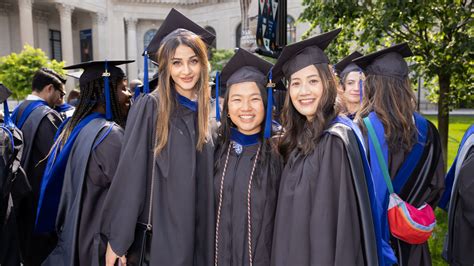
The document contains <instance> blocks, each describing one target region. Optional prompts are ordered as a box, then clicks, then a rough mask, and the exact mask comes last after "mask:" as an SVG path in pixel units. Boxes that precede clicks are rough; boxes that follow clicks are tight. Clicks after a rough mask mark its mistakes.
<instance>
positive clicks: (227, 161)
mask: <svg viewBox="0 0 474 266" xmlns="http://www.w3.org/2000/svg"><path fill="white" fill-rule="evenodd" d="M260 147H261V145H258V149H257V154H256V156H255V161H254V162H253V167H252V171H251V172H250V178H249V185H248V189H247V225H248V233H247V241H248V247H249V263H250V264H249V265H250V266H252V265H253V259H252V223H251V222H252V221H251V205H250V201H251V191H252V180H253V175H254V173H255V168H256V166H257V161H258V156H259V154H260ZM230 149H231V145H230V144H229V148H228V149H227V155H226V159H225V163H224V170H223V171H222V177H221V184H220V188H219V206H218V208H217V221H216V239H215V240H216V241H215V250H216V251H215V257H214V266H218V256H219V225H220V218H221V210H222V198H223V196H224V195H223V194H224V177H225V174H226V172H227V164H228V163H229V155H230Z"/></svg>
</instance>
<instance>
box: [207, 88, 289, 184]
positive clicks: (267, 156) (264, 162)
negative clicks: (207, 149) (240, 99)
mask: <svg viewBox="0 0 474 266" xmlns="http://www.w3.org/2000/svg"><path fill="white" fill-rule="evenodd" d="M258 89H259V91H260V95H261V97H262V100H263V106H264V110H267V89H266V88H265V87H263V86H260V85H258ZM229 92H230V88H228V89H227V91H226V93H225V96H224V104H223V108H222V116H221V126H220V127H219V129H218V132H217V144H216V152H215V155H216V157H215V158H216V160H215V163H214V173H217V170H218V169H220V168H221V167H222V165H223V164H224V161H225V160H224V159H222V158H224V156H225V155H226V152H227V149H228V147H229V145H230V141H231V139H230V136H231V130H230V129H231V128H232V127H235V125H234V123H233V122H232V120H231V119H230V117H229V116H228V114H229V94H230V93H229ZM265 122H266V116H264V119H263V121H262V123H261V124H260V128H261V131H260V141H261V143H262V148H261V149H260V156H259V158H258V162H257V168H256V170H255V171H256V172H255V173H256V175H255V181H256V185H257V186H259V185H260V184H261V180H262V178H263V175H264V174H265V170H266V169H265V168H264V166H266V167H267V169H268V167H270V174H271V175H272V176H276V175H278V174H279V171H280V169H279V167H278V166H279V160H280V159H279V155H278V154H277V153H276V152H275V145H274V144H273V143H274V141H273V140H272V138H269V139H265V138H264V136H263V133H264V128H265ZM217 158H220V159H217Z"/></svg>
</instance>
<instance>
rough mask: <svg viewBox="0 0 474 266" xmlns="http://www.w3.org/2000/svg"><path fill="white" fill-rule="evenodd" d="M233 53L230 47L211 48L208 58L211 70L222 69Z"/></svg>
mask: <svg viewBox="0 0 474 266" xmlns="http://www.w3.org/2000/svg"><path fill="white" fill-rule="evenodd" d="M233 55H234V51H233V50H232V49H212V57H211V59H210V60H209V61H210V63H211V71H222V69H223V68H224V66H225V65H226V64H227V62H229V60H230V58H231V57H232V56H233Z"/></svg>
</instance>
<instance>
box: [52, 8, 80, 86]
mask: <svg viewBox="0 0 474 266" xmlns="http://www.w3.org/2000/svg"><path fill="white" fill-rule="evenodd" d="M56 8H57V9H58V11H59V21H60V23H61V53H62V59H63V61H65V65H66V66H67V65H72V64H74V48H73V42H72V21H71V14H72V11H73V10H74V7H73V6H71V5H67V4H62V3H61V4H56ZM74 82H75V81H74V79H73V78H70V77H68V81H67V83H66V90H67V91H68V92H69V91H71V90H72V89H74Z"/></svg>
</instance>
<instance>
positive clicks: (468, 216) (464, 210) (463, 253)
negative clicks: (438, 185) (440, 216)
mask: <svg viewBox="0 0 474 266" xmlns="http://www.w3.org/2000/svg"><path fill="white" fill-rule="evenodd" d="M471 145H472V144H471ZM466 149H467V153H466V155H465V157H464V160H463V161H462V162H459V163H460V165H461V166H460V168H459V172H458V174H457V177H456V182H455V186H454V187H453V194H452V195H453V196H452V197H451V203H450V204H451V206H450V207H449V208H450V210H449V219H448V220H449V229H448V232H449V234H448V239H447V241H449V245H448V261H449V263H450V265H474V252H473V250H474V146H471V147H470V148H469V147H467V148H466ZM451 208H452V210H451Z"/></svg>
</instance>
